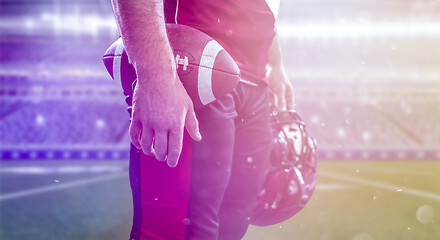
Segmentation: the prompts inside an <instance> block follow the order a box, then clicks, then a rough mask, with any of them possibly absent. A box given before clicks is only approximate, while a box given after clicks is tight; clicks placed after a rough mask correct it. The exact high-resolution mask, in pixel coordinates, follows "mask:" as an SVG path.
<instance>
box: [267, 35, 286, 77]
mask: <svg viewBox="0 0 440 240" xmlns="http://www.w3.org/2000/svg"><path fill="white" fill-rule="evenodd" d="M269 67H270V68H271V69H279V70H284V63H283V56H282V54H281V46H280V41H279V38H278V34H277V33H276V31H275V36H274V37H273V39H272V43H271V45H270V48H269Z"/></svg>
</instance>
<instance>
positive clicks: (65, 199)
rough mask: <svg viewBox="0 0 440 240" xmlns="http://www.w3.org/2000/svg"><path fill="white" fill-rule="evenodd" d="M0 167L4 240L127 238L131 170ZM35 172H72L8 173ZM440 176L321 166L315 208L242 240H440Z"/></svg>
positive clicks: (374, 166)
mask: <svg viewBox="0 0 440 240" xmlns="http://www.w3.org/2000/svg"><path fill="white" fill-rule="evenodd" d="M0 164H1V165H0V169H1V171H0V187H1V189H0V193H1V195H0V239H1V240H26V239H31V240H40V239H41V240H43V239H44V240H51V239H66V240H67V239H73V240H82V239H90V240H93V239H115V240H117V239H128V234H129V231H130V224H131V216H132V208H131V195H130V189H129V183H128V176H127V165H126V164H125V163H121V162H113V163H112V162H96V163H94V162H62V163H59V162H2V163H0ZM33 166H34V167H35V166H38V167H41V168H56V169H58V170H59V169H64V170H66V168H65V166H70V171H64V172H63V171H61V172H58V173H57V172H54V173H39V172H38V171H36V170H35V169H34V172H33V173H32V174H30V173H22V172H20V171H9V170H11V169H12V170H14V169H15V170H17V169H18V170H20V169H22V168H23V169H25V168H26V167H33ZM72 166H73V168H72ZM79 168H95V169H111V171H102V172H99V171H98V172H99V173H84V172H81V171H79V170H78V169H79ZM72 169H73V170H72ZM75 169H77V170H78V171H75ZM439 172H440V162H436V161H426V160H424V161H422V160H415V161H321V162H320V163H319V166H318V183H317V187H316V190H315V193H314V195H313V197H312V199H311V201H310V202H309V204H308V205H307V206H306V207H305V208H304V209H303V210H302V211H301V212H300V213H299V214H298V215H296V216H295V217H294V218H292V219H290V220H288V221H286V222H284V223H281V224H278V225H274V226H270V227H253V226H252V227H250V228H249V230H248V233H247V234H246V236H245V238H244V239H245V240H260V239H261V240H263V239H264V240H268V239H274V240H276V239H301V240H304V239H306V240H315V239H316V240H345V239H347V240H372V239H374V240H381V239H384V240H409V239H411V240H440V225H439V223H440V185H439V184H438V182H439V181H440V175H439V174H438V173H439ZM424 205H428V206H431V207H432V208H431V209H433V210H430V208H429V207H426V206H425V207H424V208H421V209H420V210H419V211H422V212H421V214H420V216H419V220H418V219H417V217H416V212H417V210H418V209H419V208H420V207H421V206H424ZM423 210H425V212H423Z"/></svg>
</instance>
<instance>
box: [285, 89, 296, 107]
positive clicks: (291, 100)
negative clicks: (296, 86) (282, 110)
mask: <svg viewBox="0 0 440 240" xmlns="http://www.w3.org/2000/svg"><path fill="white" fill-rule="evenodd" d="M286 108H287V109H289V110H292V109H294V108H295V93H294V91H293V87H292V86H288V87H287V88H286Z"/></svg>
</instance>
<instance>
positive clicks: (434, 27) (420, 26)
mask: <svg viewBox="0 0 440 240" xmlns="http://www.w3.org/2000/svg"><path fill="white" fill-rule="evenodd" d="M277 28H278V32H279V34H280V36H281V37H284V38H298V39H324V40H325V39H347V38H353V39H359V38H377V37H396V38H406V37H419V36H430V37H440V22H439V21H430V22H428V21H407V22H395V21H393V22H367V21H352V22H350V21H336V22H330V21H310V22H297V23H289V22H281V23H279V24H278V26H277Z"/></svg>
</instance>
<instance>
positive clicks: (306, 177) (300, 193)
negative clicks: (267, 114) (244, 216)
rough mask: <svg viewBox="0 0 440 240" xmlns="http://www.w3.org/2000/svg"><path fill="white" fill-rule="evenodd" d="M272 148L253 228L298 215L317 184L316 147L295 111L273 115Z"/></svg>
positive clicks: (254, 212) (253, 219)
mask: <svg viewBox="0 0 440 240" xmlns="http://www.w3.org/2000/svg"><path fill="white" fill-rule="evenodd" d="M271 123H272V130H273V137H274V140H273V148H272V152H271V155H270V167H269V169H268V170H267V175H266V180H265V183H264V186H263V189H262V191H261V193H260V195H259V197H258V200H257V203H256V206H255V208H254V211H253V213H252V216H251V224H253V225H256V226H269V225H273V224H277V223H280V222H282V221H285V220H287V219H289V218H291V217H293V216H294V215H295V214H296V213H298V212H299V211H300V210H301V209H302V208H303V207H304V206H305V205H306V203H307V202H308V201H309V199H310V197H311V195H312V193H313V190H314V188H315V184H316V166H317V165H316V163H317V162H316V156H315V155H316V154H315V152H316V143H315V139H314V138H313V137H311V136H309V135H308V133H307V131H306V128H305V123H304V122H303V121H302V120H301V118H300V117H299V116H298V114H297V113H296V112H295V111H283V112H279V113H277V114H276V115H275V114H274V115H271Z"/></svg>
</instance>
